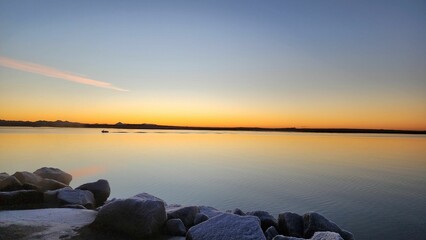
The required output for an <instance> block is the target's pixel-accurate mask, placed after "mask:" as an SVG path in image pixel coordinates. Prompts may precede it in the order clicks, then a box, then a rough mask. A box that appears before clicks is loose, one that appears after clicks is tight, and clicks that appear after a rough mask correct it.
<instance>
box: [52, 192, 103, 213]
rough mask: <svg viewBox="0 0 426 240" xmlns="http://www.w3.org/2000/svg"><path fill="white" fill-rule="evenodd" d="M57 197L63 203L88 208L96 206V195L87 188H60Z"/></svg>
mask: <svg viewBox="0 0 426 240" xmlns="http://www.w3.org/2000/svg"><path fill="white" fill-rule="evenodd" d="M57 198H58V200H59V202H60V203H61V204H62V205H67V204H72V205H82V206H84V207H85V208H88V209H93V208H94V207H95V197H94V196H93V193H91V192H90V191H87V190H79V189H76V190H72V189H66V188H65V189H60V190H59V191H58V192H57Z"/></svg>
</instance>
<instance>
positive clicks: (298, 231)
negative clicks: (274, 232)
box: [278, 212, 303, 237]
mask: <svg viewBox="0 0 426 240" xmlns="http://www.w3.org/2000/svg"><path fill="white" fill-rule="evenodd" d="M278 229H279V230H280V232H281V233H283V234H284V235H286V236H292V237H303V217H302V216H300V215H299V214H296V213H292V212H284V213H280V214H279V215H278Z"/></svg>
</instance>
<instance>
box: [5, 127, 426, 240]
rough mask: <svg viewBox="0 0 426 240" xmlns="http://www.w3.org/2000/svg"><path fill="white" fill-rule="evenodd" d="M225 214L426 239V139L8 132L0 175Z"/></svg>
mask: <svg viewBox="0 0 426 240" xmlns="http://www.w3.org/2000/svg"><path fill="white" fill-rule="evenodd" d="M43 166H52V167H58V168H61V169H62V170H64V171H66V172H69V173H71V174H72V175H73V177H74V178H73V181H72V182H71V186H72V187H77V186H79V185H80V184H83V183H86V182H89V181H95V180H97V179H99V178H104V179H107V180H108V181H109V183H110V185H111V190H112V196H111V197H117V198H120V197H123V198H124V197H129V196H133V195H135V194H137V193H141V192H148V193H151V194H153V195H155V196H158V197H160V198H162V199H164V200H165V201H166V202H168V203H180V204H195V205H209V206H213V207H216V208H218V209H221V210H227V209H234V208H236V207H238V208H241V209H242V210H243V211H250V210H266V211H269V212H270V213H272V214H274V215H277V214H278V213H280V212H283V211H292V212H296V213H299V214H303V213H305V212H307V211H318V212H319V213H321V214H323V215H325V216H326V217H327V218H329V219H331V220H332V221H334V222H336V223H337V224H338V225H339V226H341V227H342V228H344V229H347V230H349V231H351V232H352V233H353V234H354V235H355V238H356V239H387V240H390V239H426V136H425V135H421V136H415V135H380V134H313V133H262V132H224V131H217V132H214V131H169V130H168V131H162V130H115V129H110V133H108V134H102V133H101V129H78V128H20V127H19V128H18V127H16V128H9V127H0V171H2V172H3V171H4V172H8V173H10V174H13V173H14V172H15V171H22V170H26V171H31V172H32V171H34V170H36V169H38V168H40V167H43Z"/></svg>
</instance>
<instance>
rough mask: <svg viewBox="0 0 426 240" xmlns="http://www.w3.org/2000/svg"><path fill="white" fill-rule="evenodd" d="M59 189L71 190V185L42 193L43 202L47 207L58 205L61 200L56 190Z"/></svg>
mask: <svg viewBox="0 0 426 240" xmlns="http://www.w3.org/2000/svg"><path fill="white" fill-rule="evenodd" d="M61 190H72V188H71V187H69V186H68V187H65V188H61V189H57V190H50V191H46V192H44V193H43V195H44V203H45V204H46V206H47V207H59V206H60V205H61V202H60V201H59V199H58V192H59V191H61Z"/></svg>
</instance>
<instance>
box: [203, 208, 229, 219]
mask: <svg viewBox="0 0 426 240" xmlns="http://www.w3.org/2000/svg"><path fill="white" fill-rule="evenodd" d="M198 209H199V210H200V213H202V214H204V215H206V216H207V217H208V218H212V217H215V216H218V215H221V214H223V212H221V211H219V210H217V209H216V208H214V207H209V206H198Z"/></svg>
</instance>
